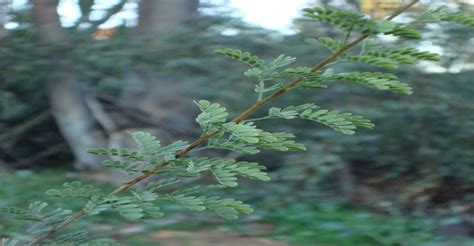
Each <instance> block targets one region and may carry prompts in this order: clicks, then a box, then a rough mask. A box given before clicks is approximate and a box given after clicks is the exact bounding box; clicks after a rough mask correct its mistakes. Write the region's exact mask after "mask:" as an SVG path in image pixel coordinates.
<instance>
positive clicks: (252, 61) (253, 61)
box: [214, 49, 264, 68]
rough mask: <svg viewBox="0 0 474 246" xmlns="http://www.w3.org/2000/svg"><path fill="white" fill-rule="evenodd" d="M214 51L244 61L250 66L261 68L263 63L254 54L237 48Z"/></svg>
mask: <svg viewBox="0 0 474 246" xmlns="http://www.w3.org/2000/svg"><path fill="white" fill-rule="evenodd" d="M214 53H216V54H218V55H222V56H225V57H229V58H232V59H236V60H238V61H241V62H244V63H245V64H247V65H249V66H250V67H252V68H262V67H263V63H264V62H263V61H262V60H260V58H258V56H254V55H252V54H250V53H249V52H242V51H241V50H238V49H219V50H215V51H214Z"/></svg>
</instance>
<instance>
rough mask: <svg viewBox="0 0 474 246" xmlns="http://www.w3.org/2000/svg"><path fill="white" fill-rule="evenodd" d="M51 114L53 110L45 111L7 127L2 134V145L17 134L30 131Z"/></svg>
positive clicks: (0, 139) (0, 136)
mask: <svg viewBox="0 0 474 246" xmlns="http://www.w3.org/2000/svg"><path fill="white" fill-rule="evenodd" d="M50 116H51V112H49V111H44V112H42V113H39V114H38V115H36V116H34V117H33V118H31V119H28V120H26V121H24V122H22V123H20V124H19V125H16V126H14V127H12V128H10V129H7V130H6V131H5V133H3V134H2V135H0V146H3V145H5V143H6V142H7V141H8V139H9V138H10V137H12V136H15V135H20V134H22V133H25V132H27V131H29V130H30V129H31V128H33V127H35V126H36V125H38V124H40V123H42V122H43V121H45V120H47V119H48V118H49V117H50Z"/></svg>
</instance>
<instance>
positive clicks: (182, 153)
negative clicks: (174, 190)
mask: <svg viewBox="0 0 474 246" xmlns="http://www.w3.org/2000/svg"><path fill="white" fill-rule="evenodd" d="M418 2H419V0H413V1H412V2H410V3H409V4H407V5H405V6H404V7H402V8H400V9H398V10H397V11H396V12H395V13H393V14H392V15H390V16H389V17H388V18H387V20H392V19H394V18H395V17H397V16H398V15H400V14H401V13H403V12H405V11H406V10H408V9H409V8H411V7H412V6H413V5H415V4H417V3H418ZM369 36H370V35H363V36H361V37H359V38H357V39H355V40H354V41H352V42H350V43H349V44H347V45H345V46H344V47H342V48H340V49H339V50H338V51H336V52H335V53H333V54H332V55H330V56H328V57H327V58H325V59H324V60H322V61H321V62H320V63H318V64H317V65H315V66H314V67H313V68H312V69H311V73H315V72H318V71H320V70H321V69H322V68H324V67H325V66H326V65H328V64H329V63H331V62H333V61H334V60H336V59H337V58H338V57H339V56H341V55H342V54H344V53H345V52H346V51H348V50H349V49H351V48H353V47H354V46H356V45H357V44H359V43H360V42H362V41H363V40H365V39H366V38H367V37H369ZM301 81H303V77H300V78H298V79H295V80H293V81H291V82H290V83H288V84H287V85H286V86H285V87H283V88H281V89H280V90H278V91H276V92H275V93H273V94H272V95H270V96H268V97H265V98H263V99H262V100H260V101H258V102H256V103H255V104H253V105H252V106H250V107H249V108H247V109H246V110H245V111H243V112H242V113H241V114H239V115H238V116H236V117H235V118H234V119H232V121H231V122H234V123H240V122H242V121H243V120H245V119H246V118H247V117H248V116H250V115H251V114H252V113H254V112H255V111H257V110H258V109H260V108H261V107H263V106H264V105H266V104H267V103H269V102H271V101H273V100H274V99H276V98H278V97H280V96H281V95H283V94H285V93H286V92H288V91H290V90H291V89H293V88H295V87H296V86H297V85H298V84H299V83H300V82H301ZM217 133H219V131H216V132H213V133H210V134H207V135H203V136H201V137H199V138H198V139H196V140H195V141H194V142H192V143H191V144H190V145H189V146H188V147H187V148H185V149H183V150H181V151H179V152H178V153H176V155H175V157H176V158H181V157H183V156H185V155H186V154H187V153H188V152H189V151H191V150H193V149H194V148H196V147H197V146H199V145H201V144H202V143H204V142H206V141H207V140H209V139H210V138H211V137H213V136H214V135H216V134H217ZM168 164H169V162H162V163H160V164H158V165H157V166H156V167H155V168H154V169H153V170H152V171H150V172H148V173H145V174H143V175H141V176H139V177H137V178H135V179H133V180H132V181H130V182H127V183H125V184H123V185H121V186H120V187H118V188H117V189H115V190H114V191H112V192H111V193H110V194H109V195H108V197H110V196H114V195H116V194H118V193H120V192H122V191H124V190H127V189H128V188H130V187H132V186H134V185H135V184H137V183H140V182H141V181H143V180H145V179H147V178H148V177H150V176H152V175H153V174H156V173H158V172H159V171H160V170H161V169H162V168H163V167H165V166H167V165H168ZM85 214H86V213H85V211H84V210H80V211H79V212H77V213H75V214H74V215H72V216H71V217H69V218H68V219H67V220H66V221H64V222H63V223H62V224H60V225H58V226H57V227H56V228H55V229H53V230H51V231H50V232H48V233H46V234H43V235H41V236H40V237H38V238H37V239H36V240H34V241H33V242H31V244H30V245H35V244H37V243H40V242H42V241H43V240H45V239H47V238H49V237H52V236H54V235H56V234H57V233H58V232H59V231H60V230H61V229H63V228H64V227H66V226H67V225H69V224H70V223H72V222H74V221H75V220H77V219H79V218H80V217H82V216H83V215H85Z"/></svg>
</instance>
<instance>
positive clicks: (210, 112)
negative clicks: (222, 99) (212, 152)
mask: <svg viewBox="0 0 474 246" xmlns="http://www.w3.org/2000/svg"><path fill="white" fill-rule="evenodd" d="M194 103H196V105H198V107H199V109H200V110H201V111H202V113H200V114H199V115H198V116H197V118H196V122H197V123H198V124H199V125H200V126H201V127H202V128H203V129H204V130H205V131H209V130H210V129H212V128H213V127H215V126H216V124H217V125H220V124H223V123H224V122H225V121H226V119H227V115H228V114H227V112H226V109H225V108H224V107H222V106H221V105H219V104H218V103H212V104H211V103H210V102H209V101H206V100H200V101H199V102H194Z"/></svg>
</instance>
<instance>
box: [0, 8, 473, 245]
mask: <svg viewBox="0 0 474 246" xmlns="http://www.w3.org/2000/svg"><path fill="white" fill-rule="evenodd" d="M90 7H91V6H90V3H89V4H87V2H86V3H84V5H82V6H81V11H82V12H83V13H89V11H90ZM304 11H305V15H306V16H307V17H309V18H310V19H313V20H317V21H322V22H326V23H329V24H332V25H335V26H337V27H339V28H340V29H342V30H343V31H344V32H345V33H344V34H345V35H344V38H343V39H341V40H337V39H332V38H327V37H324V38H320V39H319V41H320V43H321V44H323V45H324V46H326V47H327V48H329V49H330V50H331V51H332V52H334V54H333V56H330V57H328V58H327V59H328V60H325V61H323V62H322V63H320V64H319V65H316V66H314V67H313V68H310V67H294V68H287V67H288V66H290V65H291V64H293V63H294V62H295V58H293V57H291V56H286V55H279V56H277V57H276V58H274V59H269V60H263V59H260V58H259V57H257V56H255V55H252V54H251V53H249V52H242V51H240V50H237V49H219V50H216V51H215V53H216V54H219V55H222V56H224V57H228V58H231V59H234V60H237V61H241V62H243V63H245V64H246V65H248V66H249V67H250V69H248V70H247V71H245V72H244V75H245V76H247V77H254V78H256V79H257V80H258V84H256V85H255V92H256V93H257V94H258V95H257V101H256V103H255V104H253V106H251V107H250V108H249V109H248V110H246V111H244V113H243V114H241V115H239V116H238V117H237V118H236V120H233V121H228V119H227V116H228V113H227V110H226V108H224V107H222V106H221V105H220V104H218V103H211V102H209V101H207V100H200V101H198V102H195V103H196V105H197V106H198V107H199V109H200V110H201V113H200V114H199V115H198V116H197V117H196V122H197V123H198V124H199V125H200V127H201V128H202V130H203V131H202V134H201V137H200V138H199V139H198V140H196V141H195V142H193V144H192V145H188V144H187V142H184V141H176V142H174V143H172V144H170V145H168V146H161V144H160V141H159V140H158V139H157V138H156V137H155V136H153V135H151V134H150V133H145V132H134V133H131V136H132V138H133V139H134V140H135V142H136V144H137V149H133V150H132V149H128V148H121V149H117V148H94V149H90V150H88V152H89V153H91V154H96V155H101V156H110V157H111V158H112V160H105V161H104V165H105V166H107V167H113V168H117V169H120V170H123V171H125V172H126V173H128V174H129V176H131V177H130V179H131V181H129V182H126V183H124V184H123V186H121V187H120V188H118V189H116V190H115V191H113V192H112V193H110V194H109V195H106V194H102V193H100V192H99V190H98V189H96V188H94V187H93V186H90V185H83V184H82V183H81V182H77V181H76V182H68V183H65V184H64V185H63V188H61V189H51V190H48V191H47V194H48V195H51V196H53V197H57V198H59V199H69V198H81V199H86V201H85V202H83V205H84V206H83V209H82V210H81V211H83V212H82V213H85V214H87V215H89V216H91V215H98V214H100V213H102V212H105V211H111V210H113V211H116V212H117V213H118V214H120V215H121V216H122V217H124V218H125V219H128V220H138V219H142V218H146V217H151V218H158V217H161V216H164V212H163V211H162V209H161V204H160V202H161V201H162V200H167V201H171V202H174V203H177V204H180V205H182V206H184V207H186V208H187V209H189V210H192V211H206V210H207V211H211V212H214V213H215V214H217V215H218V216H220V217H223V218H225V219H237V218H238V217H239V216H240V215H247V214H250V213H251V212H252V209H251V208H250V206H249V205H247V204H244V203H243V202H241V201H237V200H235V199H233V198H221V197H220V196H214V195H212V196H211V195H209V194H208V193H209V192H210V191H211V190H217V189H223V188H226V189H227V188H230V187H236V186H238V184H239V176H241V177H245V178H248V179H254V180H260V181H268V180H269V176H268V174H267V172H266V168H265V167H264V166H261V165H259V164H257V163H255V162H247V161H237V160H234V159H231V158H213V159H210V158H207V157H194V158H182V156H183V155H185V154H187V153H188V152H189V151H195V152H198V151H199V150H200V149H199V148H196V146H197V145H200V144H202V143H204V142H206V141H207V140H208V141H207V146H204V147H202V149H206V148H209V149H224V150H228V151H235V152H239V153H244V154H256V153H258V152H259V150H260V149H269V150H276V151H290V150H292V151H293V150H295V151H301V150H305V147H304V145H302V144H299V143H296V142H295V141H294V138H295V135H294V134H293V133H291V132H269V131H265V130H263V127H261V125H258V127H257V124H256V123H255V122H257V121H260V120H270V119H275V118H283V119H296V118H298V119H304V120H308V121H313V122H317V123H320V124H323V125H326V126H328V127H329V128H330V129H332V130H334V131H336V132H339V133H343V134H348V135H351V134H354V133H355V130H356V129H357V128H358V127H362V128H369V129H371V128H373V127H374V124H373V123H372V122H371V121H370V120H368V119H365V118H364V117H362V116H357V115H353V114H352V113H343V112H341V111H339V110H327V109H322V108H320V107H319V106H316V105H315V104H313V103H312V102H308V103H304V104H301V105H297V106H294V105H293V104H290V105H285V106H283V107H281V108H276V107H273V108H270V110H269V112H268V115H266V116H263V117H261V118H256V119H247V117H248V116H249V115H250V114H251V113H253V112H255V111H256V110H258V109H260V108H261V107H263V106H265V105H266V104H267V103H269V102H271V101H272V100H274V99H276V98H277V97H279V96H281V95H283V94H284V93H287V92H290V91H292V90H293V89H295V88H299V89H306V88H319V89H322V88H327V87H328V86H329V85H331V84H332V83H334V82H352V83H360V84H365V85H368V86H370V87H374V88H376V89H380V90H391V91H394V92H398V93H403V94H411V88H410V86H408V85H407V84H405V83H401V82H400V81H399V80H398V78H397V76H395V75H393V74H390V73H380V72H365V71H360V72H358V71H349V72H341V73H335V72H334V70H333V69H331V68H328V67H329V66H332V65H333V64H336V63H337V62H348V61H349V62H351V61H352V62H363V63H368V64H371V65H375V66H378V67H382V68H386V69H394V68H398V66H399V65H400V64H409V65H413V64H416V63H417V62H418V61H420V60H428V61H438V60H439V59H440V58H439V56H438V55H435V54H432V53H430V52H425V51H419V50H417V49H415V48H411V47H409V46H406V45H393V46H392V47H389V48H384V49H371V48H367V47H364V48H363V49H361V51H360V53H359V54H357V55H354V54H351V53H349V52H351V51H349V48H352V45H351V42H354V43H353V44H354V45H356V44H357V42H358V40H361V39H354V38H353V37H352V33H353V32H360V33H362V35H363V36H362V38H367V37H374V38H375V37H376V35H378V34H385V35H395V36H398V37H402V38H406V39H417V38H420V36H421V35H420V32H419V31H418V30H417V29H416V28H415V27H414V26H411V25H404V24H400V23H396V22H392V21H390V19H387V20H373V19H370V18H368V17H366V16H365V15H363V14H361V13H358V12H354V11H350V10H342V9H335V8H309V9H305V10H304ZM433 15H435V14H433ZM440 16H441V17H439V20H446V21H451V22H456V23H461V24H464V25H468V26H469V25H471V24H472V23H471V22H472V20H471V17H469V16H462V15H457V16H454V17H453V16H449V15H447V14H446V13H444V14H443V15H440ZM353 40H354V41H353ZM285 67H286V68H285ZM286 78H291V79H292V80H291V81H282V79H286ZM266 83H269V84H266ZM272 91H276V92H275V94H272V95H270V96H268V97H264V96H265V93H269V92H272ZM239 118H240V119H241V120H237V119H239ZM259 127H261V128H262V129H260V128H259ZM309 134H310V133H308V135H309ZM183 150H184V151H183ZM177 153H179V154H178V155H176V154H177ZM198 154H199V153H198ZM178 157H179V158H178ZM203 173H206V174H208V175H212V177H213V178H214V179H215V183H214V184H210V185H206V186H201V185H194V184H192V185H191V186H189V185H188V186H186V187H182V186H180V181H181V180H186V179H188V180H187V181H189V180H192V181H194V180H195V178H196V177H199V176H200V175H201V174H203ZM283 175H285V174H283ZM286 175H287V174H286ZM149 176H156V177H157V178H158V180H157V181H153V182H150V183H148V184H147V185H146V186H144V187H141V188H137V189H135V190H130V191H127V193H125V192H123V191H125V190H127V189H128V188H131V186H132V185H135V184H136V183H139V182H141V181H142V180H144V179H146V178H147V177H149ZM183 183H184V182H183ZM187 184H189V183H187ZM172 185H173V186H172ZM164 187H168V188H172V190H173V191H168V190H165V189H163V188H164ZM118 193H120V194H118ZM46 205H47V203H45V202H35V203H32V204H31V205H30V207H29V208H28V209H19V208H16V207H6V208H0V212H2V213H9V214H13V215H14V216H15V217H16V218H18V219H25V220H31V221H32V222H33V225H32V227H31V228H30V230H29V232H31V233H32V234H33V235H34V237H37V236H39V235H48V233H49V232H54V231H55V230H56V229H62V228H57V226H58V225H59V224H61V223H63V222H64V221H66V219H71V220H76V219H77V218H79V217H81V216H82V215H81V214H79V217H74V216H73V217H69V216H71V211H70V210H67V209H61V208H58V209H55V210H50V211H48V212H44V211H45V210H44V208H45V207H46ZM318 219H319V218H313V217H311V221H316V220H318ZM356 222H357V223H358V221H356ZM287 228H288V227H287ZM311 229H314V228H311ZM60 232H61V233H62V231H60ZM305 232H306V233H308V231H305ZM377 233H378V232H376V233H375V234H373V235H376V237H379V238H382V240H385V239H384V236H385V235H386V233H387V232H386V231H382V232H380V233H379V234H377ZM338 235H341V234H338ZM373 235H371V237H372V238H374V236H373ZM48 237H49V235H48ZM379 238H377V240H379V241H380V239H379ZM48 240H49V241H46V242H47V243H51V244H55V243H70V244H80V243H84V242H86V240H89V238H88V236H87V234H86V233H85V232H84V231H76V232H69V233H62V234H60V235H54V236H51V237H49V238H48ZM379 241H378V242H379ZM384 242H386V241H384ZM415 242H416V241H415ZM7 243H9V244H15V243H16V241H12V240H10V241H7V240H5V244H7Z"/></svg>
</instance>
